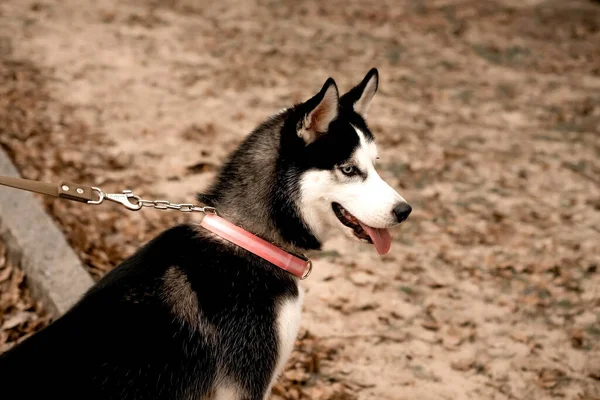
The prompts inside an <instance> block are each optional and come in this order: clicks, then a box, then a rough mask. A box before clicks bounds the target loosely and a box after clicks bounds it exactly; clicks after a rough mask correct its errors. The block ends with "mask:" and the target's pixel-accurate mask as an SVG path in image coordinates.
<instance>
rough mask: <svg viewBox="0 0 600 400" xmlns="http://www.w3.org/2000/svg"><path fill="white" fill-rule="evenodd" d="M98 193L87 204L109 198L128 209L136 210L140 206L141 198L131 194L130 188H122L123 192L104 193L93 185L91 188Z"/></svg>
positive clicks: (97, 202)
mask: <svg viewBox="0 0 600 400" xmlns="http://www.w3.org/2000/svg"><path fill="white" fill-rule="evenodd" d="M92 189H93V190H94V191H95V192H96V193H98V200H91V201H88V204H100V203H102V202H103V201H104V200H110V201H112V202H115V203H119V204H121V205H123V206H125V208H127V209H128V210H132V211H137V210H139V209H141V208H142V206H143V205H142V198H141V197H140V196H136V195H135V194H133V192H132V191H131V190H123V193H104V192H103V191H102V190H101V189H99V188H97V187H94V188H92ZM131 199H134V200H135V203H133V202H131Z"/></svg>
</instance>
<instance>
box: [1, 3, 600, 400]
mask: <svg viewBox="0 0 600 400" xmlns="http://www.w3.org/2000/svg"><path fill="white" fill-rule="evenodd" d="M599 43H600V6H599V5H598V4H597V2H593V1H587V0H573V1H568V2H566V1H560V0H519V1H516V0H504V1H500V0H495V1H477V0H432V1H418V0H378V1H372V2H365V1H358V0H346V1H343V2H342V1H340V0H331V1H327V2H323V1H313V0H309V1H303V2H296V1H287V0H286V1H270V0H252V1H242V0H223V1H220V2H218V4H217V3H210V4H209V3H204V2H197V1H192V0H164V1H160V0H142V1H132V0H127V1H116V0H107V1H103V2H92V1H88V0H62V1H58V0H36V1H32V0H4V1H3V2H1V3H0V145H2V146H3V148H4V149H5V150H7V151H8V152H9V154H10V155H11V157H12V158H13V160H14V161H15V163H16V164H17V165H18V167H19V169H20V171H21V172H22V174H23V175H24V176H25V177H27V178H32V179H42V180H45V181H49V182H55V181H57V180H58V179H59V178H62V179H67V180H71V181H76V182H81V183H85V184H93V185H97V186H101V187H102V188H103V189H105V190H106V191H117V192H118V191H121V190H123V189H128V188H129V189H133V190H134V191H135V192H136V193H138V194H140V195H141V196H143V197H144V198H150V199H161V198H167V199H169V200H171V201H175V202H190V201H191V200H193V195H194V193H195V192H196V191H198V190H201V189H202V188H204V187H205V186H206V184H207V183H208V182H209V181H210V179H211V178H212V177H213V176H214V174H215V172H216V170H217V169H218V167H219V165H220V164H221V163H222V162H223V160H224V157H225V156H226V154H227V153H228V152H229V151H231V150H232V149H233V148H235V146H236V145H237V144H238V143H239V142H240V140H241V139H242V138H243V137H244V135H245V134H247V133H248V132H249V131H250V130H251V129H252V128H254V127H255V126H256V124H258V123H259V122H260V121H262V120H263V119H265V118H266V117H267V116H269V115H270V114H272V113H274V112H277V111H278V110H279V109H280V108H282V107H285V106H287V105H289V104H291V103H292V102H296V101H300V100H303V99H306V98H308V97H309V96H311V95H312V94H314V93H316V91H317V90H319V89H320V87H321V85H322V84H323V82H324V81H325V80H326V79H327V77H329V76H333V77H334V78H335V79H336V81H337V83H338V85H339V86H340V89H341V90H342V91H344V90H347V89H348V88H350V86H351V85H354V84H355V83H357V82H358V81H359V80H360V79H361V78H362V77H363V76H364V74H365V73H366V72H367V71H368V70H369V69H370V68H371V67H373V66H376V67H378V68H379V70H380V74H381V84H380V90H379V92H378V94H377V97H376V100H375V102H374V103H373V105H372V107H371V110H370V115H369V123H370V125H371V127H372V130H373V131H374V133H375V135H376V137H377V141H378V143H379V148H380V152H381V164H380V171H381V175H382V176H383V178H384V179H386V180H387V181H389V182H390V184H392V185H393V186H394V187H396V188H397V189H398V190H399V191H400V193H401V194H402V195H403V196H404V197H405V198H406V199H408V200H409V202H410V203H411V205H412V206H413V210H414V211H413V213H412V215H411V217H410V218H409V220H408V221H407V223H405V224H403V225H402V226H401V227H400V228H399V229H397V230H396V231H395V232H393V234H394V237H395V239H394V243H393V246H392V250H391V252H390V254H388V255H387V256H385V257H379V256H377V254H376V252H375V251H374V250H373V249H372V248H370V247H369V246H367V245H356V244H355V243H348V242H346V241H345V239H342V238H341V237H340V238H337V239H336V240H334V241H332V242H331V243H329V244H328V245H327V247H326V249H325V251H324V252H322V253H321V254H315V255H314V260H315V269H314V271H313V274H312V275H311V277H310V278H309V279H308V280H306V281H305V282H303V286H305V288H306V289H307V295H306V302H305V307H304V309H305V310H304V315H303V328H302V332H301V335H300V338H299V340H298V346H297V349H296V351H295V352H294V354H293V357H292V359H291V360H290V363H289V365H288V369H287V371H286V372H285V374H284V376H283V377H282V378H281V380H280V383H279V384H278V385H277V386H276V388H275V390H274V398H277V399H281V398H283V399H309V398H310V399H372V398H373V399H375V398H376V399H420V400H429V399H456V400H463V399H519V400H525V399H540V400H544V399H559V398H560V399H599V398H600V270H599V269H600V46H599V45H598V44H599ZM40 200H41V201H44V203H45V205H46V207H47V209H48V210H49V212H50V213H51V214H52V215H53V216H54V218H55V219H56V221H57V222H58V223H59V225H60V227H61V228H62V229H63V231H64V232H65V234H66V236H67V238H68V240H69V242H70V243H71V245H72V246H73V247H74V249H75V250H76V252H77V253H78V254H79V256H80V257H81V259H82V260H83V262H84V263H85V265H86V266H87V267H88V269H89V271H90V273H91V274H92V275H93V276H94V277H95V278H99V277H101V276H102V275H103V274H104V273H106V271H108V270H110V269H111V268H112V267H113V266H114V265H115V264H117V263H118V262H119V261H121V260H122V259H123V258H125V257H127V256H128V255H130V254H131V253H132V252H133V251H135V249H136V248H137V247H138V246H139V245H140V244H142V243H144V242H145V241H147V240H148V239H150V238H151V237H152V236H153V235H155V234H157V233H158V232H160V231H161V230H162V229H164V228H166V227H167V226H170V225H172V224H174V223H177V222H180V221H184V220H185V219H186V218H187V216H186V215H177V214H175V213H174V212H159V211H153V210H144V211H143V212H138V213H131V212H127V211H125V210H122V209H120V208H119V207H118V206H116V205H103V206H98V207H91V206H85V205H81V204H73V203H68V202H65V201H50V200H49V199H40ZM6 268H7V267H5V266H4V267H3V266H2V264H0V277H2V278H4V279H0V285H4V286H0V288H1V289H2V301H1V302H0V318H2V319H0V321H2V322H1V323H2V324H3V326H6V325H7V322H6V321H9V323H8V327H9V328H8V330H6V329H4V330H2V333H0V345H1V344H2V343H4V342H6V341H7V340H8V341H11V342H12V341H14V340H17V337H18V336H19V335H22V334H26V333H27V332H31V331H32V330H34V329H37V327H38V326H40V325H41V324H43V322H39V325H36V324H38V323H37V322H35V321H38V320H37V319H35V318H36V317H33V314H32V313H34V310H35V307H34V306H33V302H32V300H30V299H28V298H27V297H26V292H25V291H23V286H21V285H22V284H21V283H20V282H21V279H22V276H21V275H20V273H19V272H15V271H18V270H16V269H14V270H13V269H10V272H6V271H8V269H6ZM11 268H12V267H11ZM5 275H6V276H7V277H5ZM9 287H10V290H9V289H8V288H9ZM5 293H8V294H5ZM20 293H23V296H25V297H21V296H20V295H19V294H20ZM7 299H8V300H7ZM23 312H25V313H28V314H27V315H28V317H27V318H31V319H28V322H22V321H21V319H20V318H24V317H18V315H23ZM6 313H8V314H6ZM11 321H12V322H11ZM14 321H16V322H18V323H19V324H17V325H14V324H15V322H14ZM40 321H44V317H42V319H41V320H40ZM23 324H25V325H23ZM27 324H29V325H27ZM12 325H14V326H12ZM11 326H12V327H11ZM6 338H8V339H6Z"/></svg>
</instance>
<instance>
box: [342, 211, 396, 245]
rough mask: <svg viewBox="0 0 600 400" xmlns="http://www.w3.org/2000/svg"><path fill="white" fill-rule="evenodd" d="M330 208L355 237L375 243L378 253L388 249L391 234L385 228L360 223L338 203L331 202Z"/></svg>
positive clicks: (390, 242)
mask: <svg viewBox="0 0 600 400" xmlns="http://www.w3.org/2000/svg"><path fill="white" fill-rule="evenodd" d="M331 208H332V209H333V212H334V213H335V216H336V217H337V218H338V219H339V220H340V222H341V223H342V224H343V225H344V226H347V227H348V228H351V229H352V231H353V233H354V236H355V237H356V238H357V239H359V240H362V241H364V242H367V243H371V244H373V245H375V248H376V249H377V252H378V253H379V254H386V253H387V252H388V251H390V247H391V246H392V236H391V235H390V232H389V231H388V230H387V229H381V228H373V227H370V226H368V225H366V224H364V223H362V222H361V221H360V220H359V219H358V218H356V217H355V216H354V215H352V214H351V213H350V212H349V211H348V210H346V209H345V208H344V207H342V206H341V204H339V203H331Z"/></svg>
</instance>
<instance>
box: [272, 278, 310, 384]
mask: <svg viewBox="0 0 600 400" xmlns="http://www.w3.org/2000/svg"><path fill="white" fill-rule="evenodd" d="M303 301H304V290H303V289H302V288H301V287H298V297H293V298H289V299H286V300H284V301H283V302H282V303H281V304H280V306H279V308H278V313H277V335H278V339H279V351H278V359H277V367H276V375H279V374H280V373H281V372H282V370H283V367H284V366H285V363H286V362H287V360H288V358H289V356H290V353H291V352H292V350H293V349H294V343H295V342H296V338H297V336H298V328H299V327H300V319H301V315H302V303H303Z"/></svg>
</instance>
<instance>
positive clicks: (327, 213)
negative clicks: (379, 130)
mask: <svg viewBox="0 0 600 400" xmlns="http://www.w3.org/2000/svg"><path fill="white" fill-rule="evenodd" d="M355 130H356V133H357V135H358V137H359V138H360V145H359V146H358V148H357V149H356V150H355V151H354V153H353V154H352V156H351V158H350V160H349V164H352V165H354V166H355V167H357V168H358V169H360V171H362V172H363V173H366V175H367V178H366V179H365V180H363V179H362V178H361V177H358V176H355V177H346V176H344V174H342V172H341V171H339V170H334V171H330V170H316V171H308V172H306V173H305V174H304V175H303V176H302V178H301V180H300V211H301V213H302V216H303V218H304V221H305V222H306V224H307V225H308V227H309V228H310V229H311V230H312V232H313V234H314V235H315V236H316V237H317V238H318V239H319V240H320V241H325V240H327V238H328V236H329V234H328V233H329V231H330V230H331V229H332V228H334V227H335V228H338V229H339V228H341V229H342V230H343V231H344V232H345V233H346V234H347V235H349V236H353V234H352V229H350V228H348V227H345V226H344V225H342V223H341V222H340V221H339V220H338V219H337V217H336V216H335V214H334V212H333V210H332V209H331V203H334V202H335V203H339V204H341V205H342V207H344V208H345V209H346V210H348V211H349V212H350V213H351V214H352V215H354V216H355V217H356V218H358V219H359V220H360V221H361V222H362V223H363V224H366V225H368V226H371V227H373V228H389V227H391V226H394V225H396V224H397V223H398V222H397V220H396V217H395V216H394V213H393V209H394V207H395V206H396V205H397V204H399V203H402V202H406V200H404V198H402V196H400V195H399V194H398V193H397V192H396V191H395V190H394V189H393V188H392V187H391V186H390V185H388V184H387V183H386V182H385V181H384V180H383V179H381V177H380V176H379V174H378V173H377V171H376V170H375V165H374V162H375V160H376V158H377V146H376V145H375V142H373V141H369V140H367V139H366V138H365V135H364V134H363V133H362V132H361V131H360V130H359V129H356V128H355Z"/></svg>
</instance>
